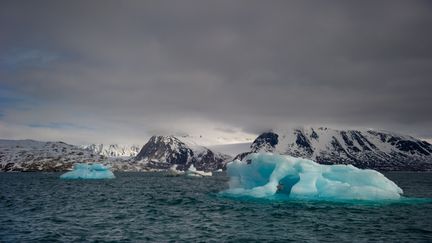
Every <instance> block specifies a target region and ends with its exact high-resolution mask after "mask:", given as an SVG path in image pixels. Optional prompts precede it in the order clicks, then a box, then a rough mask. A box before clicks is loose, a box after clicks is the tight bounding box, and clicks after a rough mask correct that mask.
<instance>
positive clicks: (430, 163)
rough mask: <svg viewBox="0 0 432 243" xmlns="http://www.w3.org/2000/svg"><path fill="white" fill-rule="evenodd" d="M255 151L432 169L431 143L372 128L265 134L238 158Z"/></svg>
mask: <svg viewBox="0 0 432 243" xmlns="http://www.w3.org/2000/svg"><path fill="white" fill-rule="evenodd" d="M281 139H282V140H281ZM282 141H283V142H282ZM283 146H285V147H283ZM253 152H274V153H280V154H286V155H291V156H295V157H303V158H308V159H313V160H315V161H317V162H318V163H322V164H352V165H355V166H357V167H359V168H371V169H379V170H431V169H432V145H430V144H429V143H428V142H426V141H421V140H418V139H415V138H412V137H410V136H402V135H400V136H398V135H395V134H393V133H390V132H381V131H380V132H378V131H372V130H369V131H357V130H334V129H328V128H317V129H313V128H311V129H293V130H291V131H288V132H286V133H280V134H277V133H275V132H271V133H263V134H261V135H260V136H258V138H257V139H256V140H255V141H254V142H253V143H252V145H251V151H250V152H245V153H242V154H239V155H237V156H236V158H235V159H240V160H242V159H243V158H245V157H246V156H247V155H248V154H250V153H253Z"/></svg>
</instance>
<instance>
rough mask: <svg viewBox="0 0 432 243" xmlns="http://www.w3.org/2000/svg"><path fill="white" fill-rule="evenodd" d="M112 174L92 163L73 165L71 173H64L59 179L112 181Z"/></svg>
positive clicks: (99, 165)
mask: <svg viewBox="0 0 432 243" xmlns="http://www.w3.org/2000/svg"><path fill="white" fill-rule="evenodd" d="M114 178H115V176H114V174H113V173H112V172H111V171H110V170H109V169H108V167H106V166H104V165H102V164H98V163H93V164H83V163H79V164H75V165H74V168H73V170H72V171H69V172H67V173H64V174H63V175H61V176H60V179H114Z"/></svg>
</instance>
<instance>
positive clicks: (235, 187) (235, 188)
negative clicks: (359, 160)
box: [223, 153, 403, 200]
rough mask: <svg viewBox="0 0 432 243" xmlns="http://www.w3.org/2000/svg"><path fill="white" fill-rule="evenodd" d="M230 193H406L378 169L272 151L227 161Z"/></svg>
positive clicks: (357, 196) (362, 196)
mask: <svg viewBox="0 0 432 243" xmlns="http://www.w3.org/2000/svg"><path fill="white" fill-rule="evenodd" d="M227 173H228V176H229V177H230V180H229V189H227V190H225V191H224V192H223V193H224V194H227V195H230V196H250V197H256V198H286V199H301V200H303V199H305V200H387V199H389V200H392V199H399V198H400V197H401V195H402V194H403V191H402V189H401V188H399V187H398V186H397V185H396V184H395V183H394V182H393V181H391V180H389V179H387V178H386V177H385V176H384V175H383V174H381V173H379V172H378V171H375V170H370V169H359V168H356V167H354V166H352V165H323V164H318V163H316V162H314V161H312V160H308V159H303V158H296V157H292V156H287V155H279V154H272V153H252V154H250V155H249V156H247V157H246V158H244V159H243V161H240V160H235V161H232V162H230V163H229V164H228V165H227Z"/></svg>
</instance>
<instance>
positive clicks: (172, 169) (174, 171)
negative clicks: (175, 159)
mask: <svg viewBox="0 0 432 243" xmlns="http://www.w3.org/2000/svg"><path fill="white" fill-rule="evenodd" d="M184 174H185V172H184V171H181V170H177V165H173V166H171V167H170V168H169V169H168V171H167V175H166V176H168V177H176V176H182V175H184Z"/></svg>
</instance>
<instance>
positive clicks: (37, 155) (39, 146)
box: [0, 140, 101, 171]
mask: <svg viewBox="0 0 432 243" xmlns="http://www.w3.org/2000/svg"><path fill="white" fill-rule="evenodd" d="M97 161H101V157H100V156H99V155H97V154H94V153H92V152H91V151H88V150H85V149H82V148H79V147H77V146H74V145H70V144H66V143H63V142H40V141H34V140H0V171H64V170H67V169H70V168H71V167H72V166H73V164H74V163H76V162H97Z"/></svg>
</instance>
